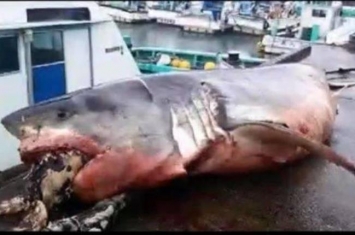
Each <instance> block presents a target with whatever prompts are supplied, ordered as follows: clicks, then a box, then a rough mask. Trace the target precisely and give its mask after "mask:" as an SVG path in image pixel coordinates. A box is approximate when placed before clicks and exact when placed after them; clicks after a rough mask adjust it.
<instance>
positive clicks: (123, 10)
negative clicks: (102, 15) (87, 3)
mask: <svg viewBox="0 0 355 235" xmlns="http://www.w3.org/2000/svg"><path fill="white" fill-rule="evenodd" d="M99 5H100V8H101V9H102V10H103V11H105V12H106V13H107V14H109V15H110V16H111V17H112V18H113V19H114V20H115V21H117V22H124V23H140V22H150V21H152V19H151V18H150V17H149V16H148V11H147V8H146V3H145V2H143V1H122V2H118V1H100V2H99Z"/></svg>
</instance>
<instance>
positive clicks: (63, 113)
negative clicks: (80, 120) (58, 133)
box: [57, 110, 69, 120]
mask: <svg viewBox="0 0 355 235" xmlns="http://www.w3.org/2000/svg"><path fill="white" fill-rule="evenodd" d="M68 116H69V113H68V112H66V111H65V110H59V111H58V112H57V117H58V118H59V119H61V120H63V119H65V118H67V117H68Z"/></svg>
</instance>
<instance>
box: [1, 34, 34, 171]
mask: <svg viewBox="0 0 355 235" xmlns="http://www.w3.org/2000/svg"><path fill="white" fill-rule="evenodd" d="M19 51H20V52H22V53H20V54H19V58H20V72H16V73H11V74H8V75H1V74H0V80H1V85H0V119H2V118H3V117H4V116H6V115H7V114H10V113H11V112H14V111H16V110H17V109H20V108H23V107H25V106H27V105H28V100H27V80H26V70H25V54H24V49H23V39H22V37H20V38H19ZM0 143H1V146H0V170H5V169H6V168H9V167H12V166H15V165H17V164H19V163H20V162H21V161H20V157H19V154H18V151H17V148H18V147H19V141H18V140H17V139H16V138H15V137H13V136H12V135H11V134H10V133H9V132H8V131H7V130H6V129H5V128H4V127H3V125H1V124H0Z"/></svg>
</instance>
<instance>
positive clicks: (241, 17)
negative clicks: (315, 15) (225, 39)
mask: <svg viewBox="0 0 355 235" xmlns="http://www.w3.org/2000/svg"><path fill="white" fill-rule="evenodd" d="M227 18H228V24H229V25H231V26H233V29H234V31H236V32H239V33H243V34H251V35H257V36H260V35H265V34H268V33H270V31H271V29H272V28H274V29H276V31H277V33H279V34H283V33H284V32H285V31H286V30H287V29H288V28H292V29H293V30H294V29H295V30H297V28H298V26H299V24H300V19H299V17H298V15H297V11H296V6H295V5H293V4H291V3H288V2H286V3H284V4H283V5H282V4H281V3H280V2H268V1H260V2H259V1H238V2H233V7H232V10H231V11H230V12H228V16H227Z"/></svg>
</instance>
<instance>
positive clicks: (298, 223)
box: [0, 47, 355, 231]
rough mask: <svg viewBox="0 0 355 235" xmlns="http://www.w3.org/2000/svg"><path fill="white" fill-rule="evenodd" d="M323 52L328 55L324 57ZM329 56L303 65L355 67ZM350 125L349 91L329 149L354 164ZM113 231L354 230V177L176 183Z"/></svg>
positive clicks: (322, 164) (279, 174) (147, 195)
mask: <svg viewBox="0 0 355 235" xmlns="http://www.w3.org/2000/svg"><path fill="white" fill-rule="evenodd" d="M326 50H329V52H330V53H331V54H328V57H327V55H326V54H325V53H324V52H325V51H326ZM336 50H337V51H339V48H338V49H336ZM315 51H321V52H322V53H321V54H318V55H317V54H315ZM334 52H335V51H334V49H331V48H328V47H327V48H326V49H324V48H322V47H317V48H316V49H315V50H312V54H311V56H310V57H308V58H307V59H305V61H307V62H312V63H318V65H320V66H323V68H325V69H327V70H334V69H337V68H338V67H350V66H351V65H352V64H353V63H354V61H355V60H354V58H353V57H354V56H349V57H348V58H344V57H342V56H341V55H339V54H338V53H335V54H334ZM344 56H345V55H344ZM337 57H339V58H337ZM312 58H313V59H312ZM335 58H336V59H335ZM322 59H323V60H325V61H324V62H325V63H323V64H321V63H320V62H319V61H320V60H322ZM354 117H355V88H349V89H346V90H345V91H344V92H343V93H342V94H341V96H340V99H339V115H338V116H337V119H336V123H335V126H334V133H333V138H332V141H331V146H332V148H333V149H334V150H335V151H337V152H338V153H341V154H343V155H344V156H346V157H348V158H350V159H352V160H353V161H355V138H354V137H355V120H354ZM14 182H15V183H12V186H11V187H12V188H11V187H10V186H7V187H5V188H3V189H1V190H0V200H2V199H3V198H6V197H8V196H9V195H10V194H13V193H16V192H19V189H20V187H21V186H20V185H21V181H20V180H17V181H16V180H15V181H14ZM2 224H3V221H0V225H2ZM0 229H1V227H0ZM113 230H115V231H122V230H123V231H147V230H149V231H163V230H164V231H202V230H209V231H221V230H223V231H230V230H244V231H255V230H256V231H258V230H260V231H265V230H267V231H281V230H293V231H304V230H313V231H324V230H337V231H344V230H355V177H354V175H351V174H350V173H349V172H347V171H345V170H343V169H341V168H339V167H337V166H335V165H333V164H329V163H328V162H326V161H324V160H322V159H319V158H313V157H309V158H307V159H305V160H302V161H300V162H298V163H296V164H294V165H291V166H285V167H283V168H281V169H279V170H276V171H273V172H265V173H259V174H249V175H238V176H233V177H211V176H208V177H207V176H204V177H197V178H191V179H186V180H182V181H176V182H172V183H170V184H169V185H167V186H165V187H162V188H159V189H153V190H149V191H146V192H144V193H143V195H139V196H138V197H136V198H135V199H134V200H133V201H131V202H130V204H129V205H128V206H127V207H126V208H125V210H123V211H122V212H121V213H120V214H119V217H118V218H117V220H116V221H115V225H114V228H113Z"/></svg>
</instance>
